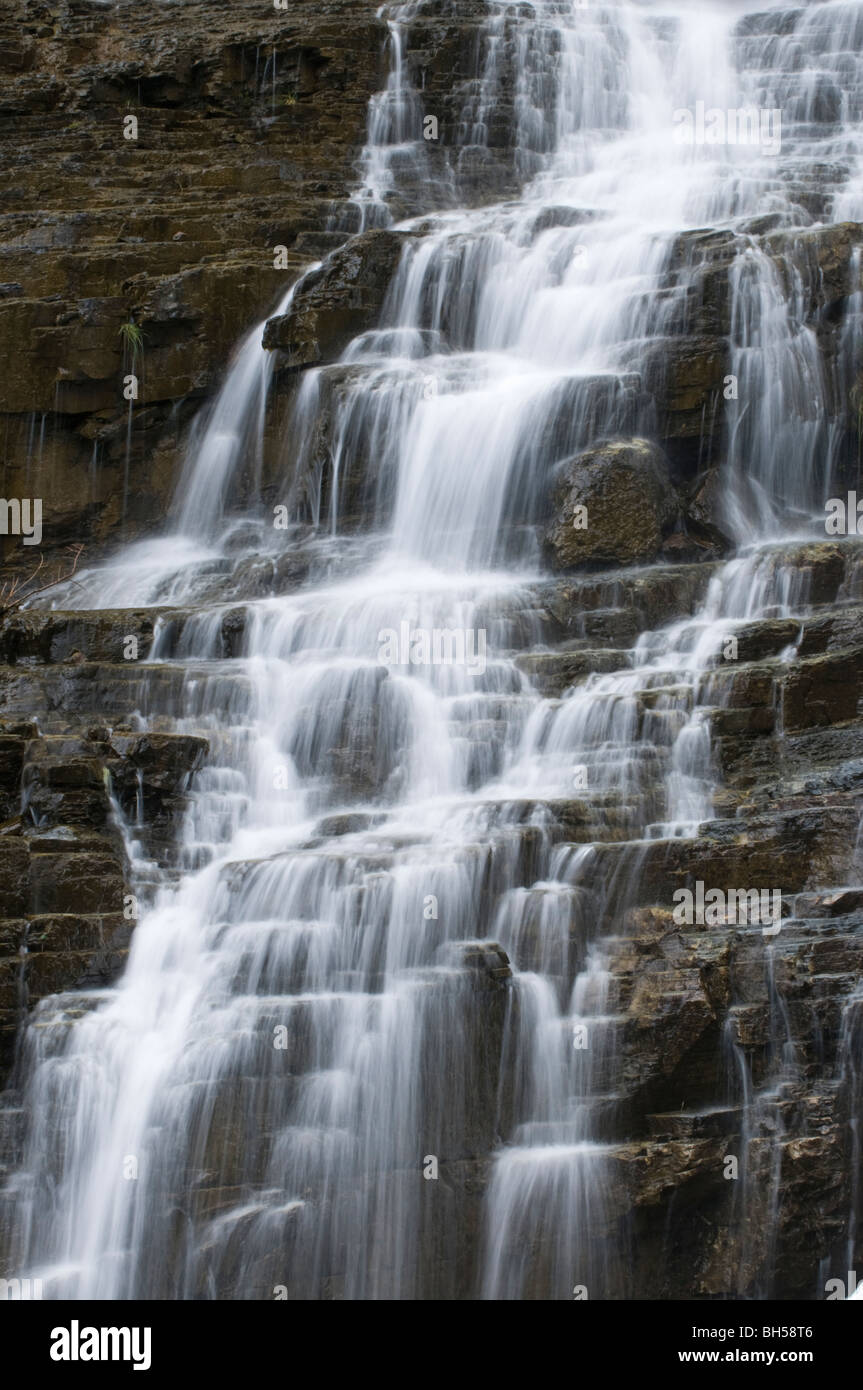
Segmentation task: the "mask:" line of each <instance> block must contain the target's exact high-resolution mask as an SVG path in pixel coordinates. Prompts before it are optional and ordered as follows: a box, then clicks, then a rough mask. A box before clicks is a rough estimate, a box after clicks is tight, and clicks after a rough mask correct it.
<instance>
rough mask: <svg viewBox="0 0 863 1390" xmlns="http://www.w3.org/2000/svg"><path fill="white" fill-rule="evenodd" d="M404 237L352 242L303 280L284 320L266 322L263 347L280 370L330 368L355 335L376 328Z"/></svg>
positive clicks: (369, 235)
mask: <svg viewBox="0 0 863 1390" xmlns="http://www.w3.org/2000/svg"><path fill="white" fill-rule="evenodd" d="M404 244H405V233H403V232H393V231H389V230H387V229H376V230H372V231H369V232H364V233H362V235H360V236H356V237H353V238H352V239H351V240H350V241H349V242H348V243H347V244H346V245H345V246H343V247H341V248H340V249H339V250H338V251H335V252H333V254H332V255H331V256H330V257H328V259H327V260H326V261H325V263H324V265H323V266H322V267H321V268H320V270H315V271H312V272H310V273H309V274H308V275H306V276H305V278H304V279H303V280H302V282H301V284H300V286H299V288H298V290H297V292H296V294H295V296H294V299H293V300H292V303H291V307H290V309H289V311H288V313H287V314H282V315H281V316H280V317H278V318H273V319H270V320H269V321H268V323H267V325H266V328H265V329H264V340H263V341H264V347H265V348H270V349H274V348H277V349H279V350H280V351H281V352H283V353H284V354H285V356H284V359H283V364H284V365H286V366H289V367H309V366H314V365H315V364H317V363H319V362H333V361H335V359H336V358H338V357H339V356H340V355H341V353H342V352H343V351H344V349H345V348H346V347H347V345H348V343H349V342H350V341H351V339H352V338H354V337H356V335H357V334H358V333H363V332H365V331H366V330H367V329H370V328H374V327H376V326H377V323H378V319H379V317H380V314H381V310H382V309H383V306H384V301H385V299H386V294H387V290H388V288H389V285H390V282H391V280H392V278H393V276H394V274H395V271H396V268H397V266H398V263H399V260H400V258H401V253H402V248H403V246H404Z"/></svg>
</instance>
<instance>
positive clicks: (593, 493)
mask: <svg viewBox="0 0 863 1390" xmlns="http://www.w3.org/2000/svg"><path fill="white" fill-rule="evenodd" d="M553 502H554V519H553V520H552V522H551V524H550V525H549V527H548V528H547V531H546V536H545V540H546V548H547V551H548V554H549V558H550V561H551V563H552V565H553V566H554V568H555V569H558V570H567V569H576V568H577V567H579V566H582V565H638V564H645V563H647V562H648V561H650V560H653V559H655V558H656V556H657V555H658V554H659V551H660V548H661V545H662V540H663V536H664V535H666V534H667V533H668V532H669V531H670V530H671V529H672V527H673V525H674V523H675V521H676V520H677V518H678V517H679V515H680V502H679V499H678V496H677V493H676V490H675V488H674V486H673V485H672V482H671V479H670V476H669V471H668V464H667V460H666V458H665V455H664V454H663V453H662V450H661V449H659V448H658V447H657V446H656V445H655V444H651V443H649V442H648V441H647V440H645V439H623V440H612V441H610V442H609V443H605V444H600V445H598V446H597V447H596V448H593V449H587V450H585V451H584V452H583V453H581V454H577V455H576V456H575V458H573V459H569V460H567V461H566V462H565V463H564V464H563V465H562V466H561V468H560V470H559V473H558V481H557V484H556V486H555V489H554V495H553ZM583 509H586V515H585V511H584V510H583Z"/></svg>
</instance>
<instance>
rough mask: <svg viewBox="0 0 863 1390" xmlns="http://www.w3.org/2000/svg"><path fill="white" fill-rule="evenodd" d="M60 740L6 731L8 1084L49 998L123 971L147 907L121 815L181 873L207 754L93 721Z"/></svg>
mask: <svg viewBox="0 0 863 1390" xmlns="http://www.w3.org/2000/svg"><path fill="white" fill-rule="evenodd" d="M75 669H80V667H79V668H75ZM94 718H95V712H94ZM50 729H51V731H50V732H48V733H45V732H42V731H41V730H40V729H39V728H37V727H36V725H34V724H31V723H26V722H21V723H16V722H14V721H8V720H3V721H2V724H0V753H2V813H3V816H4V821H3V824H2V826H0V884H2V902H3V909H2V910H3V918H2V920H0V1001H2V1002H0V1068H2V1071H3V1074H4V1075H7V1074H8V1071H9V1068H10V1066H11V1063H12V1061H13V1057H14V1045H15V1039H16V1037H17V1036H18V1033H19V1031H20V1027H21V1024H22V1021H23V1020H24V1019H25V1018H26V1016H27V1014H28V1012H29V1011H30V1010H31V1009H32V1008H34V1007H35V1005H36V1004H38V1002H39V1000H40V999H41V998H43V997H44V996H46V995H51V994H59V993H63V992H65V991H66V990H71V989H87V988H94V987H98V986H99V985H105V984H109V983H110V982H111V981H112V980H113V979H115V978H116V976H117V974H118V973H119V971H120V970H121V969H122V967H123V964H124V961H125V957H126V953H127V949H128V944H129V940H130V937H131V933H132V930H133V928H134V924H135V920H136V918H137V916H138V906H137V900H136V897H135V895H134V894H132V892H131V885H130V878H131V876H130V871H129V864H128V861H127V856H126V850H125V847H124V843H123V839H122V836H121V834H120V831H119V828H118V825H117V821H116V817H115V813H114V806H115V805H116V806H117V807H118V808H119V809H120V810H121V811H122V812H123V814H124V815H125V816H126V818H127V819H128V822H129V823H130V824H132V825H135V824H136V823H137V822H140V825H141V830H140V835H141V837H142V842H143V843H145V844H146V847H147V850H148V853H149V854H150V855H151V857H152V858H153V860H154V861H156V862H159V861H161V862H162V863H163V864H167V863H170V862H172V855H173V850H174V845H175V840H176V831H177V825H178V819H179V817H180V815H181V814H182V812H183V810H184V808H185V799H184V792H185V790H186V788H187V786H188V783H189V779H190V776H191V775H192V773H194V772H195V771H196V770H197V769H198V768H199V767H200V765H201V763H202V761H203V758H204V755H205V753H206V751H207V743H206V740H204V739H202V738H199V737H192V736H184V735H179V734H132V733H129V734H126V735H124V734H122V733H119V732H118V733H114V734H113V735H112V734H110V733H109V732H108V730H107V729H106V728H105V727H104V726H103V727H100V726H99V725H98V724H92V725H90V726H89V727H87V724H86V719H82V720H80V721H75V720H72V721H68V720H66V719H64V720H62V721H60V720H55V721H53V722H52V723H50ZM61 730H62V731H61Z"/></svg>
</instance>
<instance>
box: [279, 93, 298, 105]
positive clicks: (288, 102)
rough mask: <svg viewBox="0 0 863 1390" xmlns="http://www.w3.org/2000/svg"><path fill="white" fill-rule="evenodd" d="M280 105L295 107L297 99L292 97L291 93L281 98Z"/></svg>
mask: <svg viewBox="0 0 863 1390" xmlns="http://www.w3.org/2000/svg"><path fill="white" fill-rule="evenodd" d="M282 104H283V105H284V106H296V104H297V98H296V97H295V96H294V94H293V92H289V93H288V95H287V96H286V97H282Z"/></svg>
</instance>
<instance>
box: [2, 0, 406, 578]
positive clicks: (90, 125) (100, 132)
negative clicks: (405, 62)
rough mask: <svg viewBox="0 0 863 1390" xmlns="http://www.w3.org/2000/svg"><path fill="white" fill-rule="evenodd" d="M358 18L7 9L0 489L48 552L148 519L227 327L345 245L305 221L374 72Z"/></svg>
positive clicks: (244, 10)
mask: <svg viewBox="0 0 863 1390" xmlns="http://www.w3.org/2000/svg"><path fill="white" fill-rule="evenodd" d="M374 11H375V6H374V5H372V4H362V3H355V4H351V5H347V6H346V5H344V4H338V3H336V4H330V5H328V4H318V3H303V0H300V3H298V4H292V5H291V7H290V10H289V11H281V10H276V9H274V7H273V6H272V5H269V6H268V5H266V4H263V3H260V4H257V3H243V4H236V3H234V0H207V3H203V0H189V3H183V4H167V3H156V4H152V5H147V6H143V7H142V6H140V5H138V4H136V3H129V4H125V3H121V4H103V3H99V2H98V0H61V2H60V3H43V0H11V11H10V5H6V6H4V14H3V16H2V18H0V117H2V121H3V126H4V168H3V172H2V175H0V209H2V211H0V352H2V356H3V360H4V363H5V367H4V371H3V375H2V382H0V416H2V419H0V437H2V440H3V450H4V461H5V476H4V483H3V488H4V496H7V497H13V496H18V497H33V496H35V497H41V498H42V499H43V506H44V512H43V516H44V520H43V525H44V534H45V540H46V543H47V544H49V545H51V544H55V545H56V544H60V543H61V542H63V541H67V540H68V541H75V542H81V541H84V542H86V543H87V544H88V554H92V553H94V548H98V546H99V545H100V544H101V543H102V542H104V541H105V540H107V539H116V538H118V537H120V536H130V535H134V534H135V533H136V532H139V531H140V529H141V528H142V527H144V528H147V527H152V526H153V524H154V523H156V522H158V521H160V520H161V519H162V518H163V517H164V514H165V510H166V507H167V505H168V503H169V501H170V498H171V495H172V492H173V487H174V485H175V483H176V477H177V467H178V449H179V443H180V440H181V438H182V436H183V434H184V431H185V427H186V426H187V425H188V422H189V419H190V417H191V415H192V414H193V413H194V412H195V411H196V410H197V409H198V408H199V407H200V405H201V403H202V401H203V400H205V399H206V397H207V396H208V395H209V394H210V393H211V392H212V390H213V388H214V386H215V385H216V383H217V382H218V381H219V379H220V377H221V375H222V373H223V372H224V369H225V362H226V358H227V356H228V354H229V352H230V350H231V348H232V346H233V345H234V344H235V342H236V340H237V337H238V335H239V334H240V333H241V332H242V331H243V329H244V328H246V327H247V326H248V325H249V324H251V323H253V322H254V321H255V319H256V318H259V317H260V316H261V315H262V314H263V313H264V312H266V310H267V308H268V307H270V306H271V305H272V304H273V303H274V302H275V301H276V300H277V298H278V297H279V295H280V294H281V293H283V292H284V290H285V289H286V288H287V286H288V285H289V284H290V283H291V279H292V278H293V276H294V275H295V274H296V269H297V267H298V266H299V265H301V264H304V263H305V262H308V261H310V260H313V259H315V258H317V257H319V256H320V255H321V254H322V253H323V252H324V251H325V250H326V249H327V248H328V247H330V246H331V245H332V244H333V243H334V242H338V240H340V239H341V237H342V236H343V235H344V233H341V234H340V233H329V232H327V230H326V229H327V227H328V226H330V225H331V223H335V224H336V225H337V224H338V223H339V222H340V221H344V215H345V203H346V199H347V195H348V192H349V190H350V188H351V187H352V185H353V184H354V182H355V177H356V175H355V163H356V157H357V154H358V151H359V149H360V147H361V145H362V142H363V138H364V132H365V125H366V108H367V103H368V99H369V97H370V95H371V94H372V92H374V91H375V90H376V89H377V88H378V87H380V86H381V84H382V81H383V79H384V74H385V60H384V57H383V52H382V50H383V43H384V39H385V34H386V31H385V29H384V27H383V26H382V24H381V23H380V22H378V21H377V20H376V19H375V14H374ZM130 117H134V120H135V121H136V122H137V132H136V135H137V138H135V139H127V138H125V137H124V131H125V132H127V133H130V132H132V130H133V127H132V125H131V124H130V122H129V119H128V118H130ZM348 217H349V210H348ZM278 246H283V247H285V248H286V249H287V253H288V255H287V264H286V267H285V268H280V269H275V268H274V253H275V248H276V247H278ZM129 324H136V325H137V326H138V328H139V330H140V338H137V336H136V335H135V336H132V335H130V334H129V333H128V331H124V325H129ZM133 371H134V373H135V374H136V375H137V376H138V378H139V394H138V397H137V399H136V400H135V401H134V402H133V403H132V408H131V427H130V428H129V418H128V417H129V405H128V404H127V401H126V400H125V399H124V379H125V377H126V376H127V375H128V374H129V373H131V372H133ZM124 499H125V506H124ZM11 549H12V545H11V544H10V543H9V542H7V554H6V560H7V562H8V561H9V560H11V559H13V558H14V557H13V556H12V555H11V554H10V551H11Z"/></svg>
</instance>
